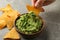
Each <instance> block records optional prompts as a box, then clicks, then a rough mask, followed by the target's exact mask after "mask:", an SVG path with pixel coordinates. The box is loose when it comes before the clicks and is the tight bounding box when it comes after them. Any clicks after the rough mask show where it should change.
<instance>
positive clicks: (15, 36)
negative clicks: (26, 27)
mask: <svg viewBox="0 0 60 40" xmlns="http://www.w3.org/2000/svg"><path fill="white" fill-rule="evenodd" d="M4 39H7V40H8V39H11V40H14V39H15V40H18V39H20V35H19V33H18V32H17V31H16V29H15V27H13V28H12V29H11V31H9V32H8V33H7V34H6V35H5V36H4Z"/></svg>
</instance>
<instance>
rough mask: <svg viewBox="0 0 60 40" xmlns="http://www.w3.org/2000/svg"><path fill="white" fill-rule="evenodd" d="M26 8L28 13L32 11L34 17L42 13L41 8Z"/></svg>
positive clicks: (28, 6) (27, 6)
mask: <svg viewBox="0 0 60 40" xmlns="http://www.w3.org/2000/svg"><path fill="white" fill-rule="evenodd" d="M26 8H27V9H28V11H33V12H34V13H35V14H36V15H39V13H40V12H44V9H43V8H42V7H41V8H36V7H34V6H30V5H26Z"/></svg>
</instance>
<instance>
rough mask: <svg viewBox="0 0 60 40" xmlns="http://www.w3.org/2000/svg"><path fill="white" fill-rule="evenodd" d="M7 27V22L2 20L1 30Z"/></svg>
mask: <svg viewBox="0 0 60 40" xmlns="http://www.w3.org/2000/svg"><path fill="white" fill-rule="evenodd" d="M5 26H6V22H5V20H2V19H0V30H1V29H3V28H4V27H5Z"/></svg>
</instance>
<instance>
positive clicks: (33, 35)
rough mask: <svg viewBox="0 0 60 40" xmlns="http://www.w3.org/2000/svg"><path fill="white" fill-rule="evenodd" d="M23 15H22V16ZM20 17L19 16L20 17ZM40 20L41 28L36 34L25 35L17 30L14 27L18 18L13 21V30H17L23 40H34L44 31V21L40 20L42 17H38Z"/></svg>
mask: <svg viewBox="0 0 60 40" xmlns="http://www.w3.org/2000/svg"><path fill="white" fill-rule="evenodd" d="M22 15H24V14H22ZM22 15H20V16H22ZM38 17H39V18H40V19H41V20H42V27H41V29H40V30H39V31H38V32H35V33H32V34H25V33H22V32H20V31H19V30H18V28H17V26H16V20H18V19H19V17H17V19H16V20H15V28H16V30H17V32H18V33H19V34H20V35H21V36H22V37H23V38H27V39H31V38H35V37H37V36H39V34H40V33H41V32H42V31H43V30H44V27H45V22H44V20H43V19H42V17H40V16H38Z"/></svg>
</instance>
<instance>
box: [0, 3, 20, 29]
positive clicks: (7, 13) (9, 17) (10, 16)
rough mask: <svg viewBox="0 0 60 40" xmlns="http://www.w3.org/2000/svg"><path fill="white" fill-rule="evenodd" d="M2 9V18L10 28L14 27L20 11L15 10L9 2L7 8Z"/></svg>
mask: <svg viewBox="0 0 60 40" xmlns="http://www.w3.org/2000/svg"><path fill="white" fill-rule="evenodd" d="M0 11H3V14H2V16H1V17H2V18H4V20H5V21H6V25H7V28H8V29H12V27H13V26H14V22H15V20H16V18H17V17H18V16H20V13H19V12H18V11H16V10H13V9H12V7H11V5H10V4H8V5H7V6H6V7H5V8H1V9H0Z"/></svg>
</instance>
